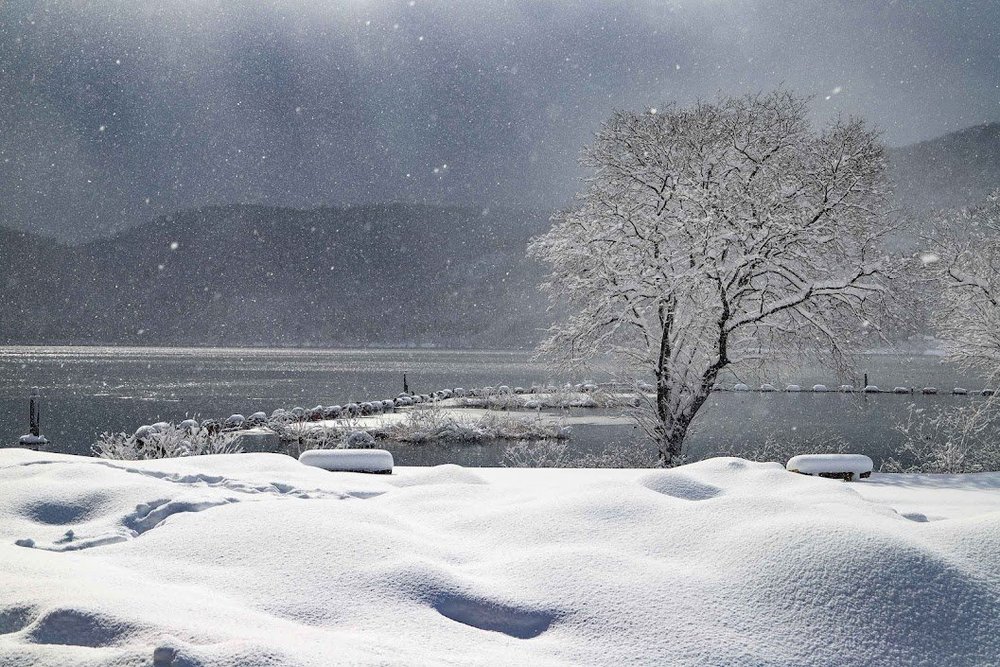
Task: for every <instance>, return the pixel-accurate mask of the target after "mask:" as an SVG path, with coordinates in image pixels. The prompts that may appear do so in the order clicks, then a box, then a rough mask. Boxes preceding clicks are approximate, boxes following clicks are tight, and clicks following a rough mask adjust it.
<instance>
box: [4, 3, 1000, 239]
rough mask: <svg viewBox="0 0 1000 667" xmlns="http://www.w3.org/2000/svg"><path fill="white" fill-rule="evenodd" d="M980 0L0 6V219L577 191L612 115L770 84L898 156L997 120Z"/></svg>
mask: <svg viewBox="0 0 1000 667" xmlns="http://www.w3.org/2000/svg"><path fill="white" fill-rule="evenodd" d="M998 26H1000V0H997V1H994V2H962V3H960V2H912V3H904V2H892V1H877V2H871V3H864V2H858V1H856V0H852V1H842V2H841V1H837V0H832V1H831V0H827V1H824V2H793V1H789V2H774V1H769V0H747V1H736V2H726V1H722V0H718V1H714V0H708V1H705V0H702V1H697V2H687V1H679V2H669V1H648V2H624V1H619V2H616V1H605V2H597V1H588V2H569V1H563V2H553V1H544V0H543V1H531V2H529V1H524V2H503V1H501V0H491V1H489V2H483V1H480V0H465V1H458V0H451V1H444V0H441V1H437V0H412V1H411V0H402V1H384V2H375V1H372V2H368V1H366V0H339V1H333V0H330V1H329V2H319V1H315V2H258V1H253V2H250V1H247V2H241V1H239V0H230V1H227V2H221V1H197V0H185V1H180V0H157V1H156V2H136V1H134V0H133V1H131V2H60V3H52V2H19V1H17V0H8V1H7V2H6V3H3V2H0V224H9V225H17V226H21V227H24V228H28V229H34V230H36V231H44V232H54V233H59V234H62V235H64V236H67V237H88V236H93V235H95V234H99V233H102V232H106V231H108V230H111V229H114V228H118V227H120V226H122V225H125V224H133V223H135V222H138V221H141V220H145V219H148V218H151V217H154V216H155V215H159V214H162V213H165V212H170V211H173V210H177V209H180V208H188V207H194V206H200V205H204V204H211V203H231V202H254V203H266V204H276V205H288V206H315V205H320V204H342V203H348V202H382V201H426V202H430V203H470V204H474V205H477V206H478V205H487V204H495V203H509V204H516V205H528V206H541V207H546V208H551V207H557V206H561V205H563V204H565V203H566V202H567V201H568V200H569V199H570V198H571V197H572V194H573V192H574V191H575V190H576V189H577V186H578V184H577V182H576V178H577V177H578V176H579V171H578V169H577V167H576V165H575V162H576V157H577V155H578V153H579V150H580V148H581V147H582V146H583V145H584V144H585V143H586V142H587V141H588V140H589V138H590V137H591V136H592V134H593V132H594V131H595V129H596V127H597V125H598V123H599V122H600V121H601V120H602V119H603V118H604V117H605V116H606V115H607V114H608V113H609V111H610V110H611V109H613V108H636V109H638V108H646V107H651V106H662V105H663V104H665V103H668V102H678V103H681V104H684V103H688V102H691V101H692V100H694V99H695V98H697V97H712V96H714V95H716V94H717V93H718V92H720V91H721V92H724V93H736V92H746V91H755V90H760V89H769V88H773V87H776V86H779V85H782V84H783V85H784V86H785V87H787V88H790V89H792V90H795V91H797V92H800V93H806V94H812V95H815V96H816V99H815V105H814V106H815V113H816V120H817V122H822V120H823V119H824V118H827V117H829V115H831V114H834V113H838V112H848V113H854V114H861V115H863V116H865V117H867V118H869V119H870V120H871V121H873V122H874V123H876V124H877V125H879V126H881V127H882V128H883V129H884V131H885V138H886V140H887V142H888V143H889V144H890V145H903V144H907V143H912V142H914V141H919V140H923V139H927V138H931V137H934V136H938V135H941V134H945V133H947V132H951V131H954V130H957V129H961V128H964V127H968V126H970V125H975V124H979V123H983V122H990V121H996V120H1000V47H998V44H1000V35H998V34H997V32H998Z"/></svg>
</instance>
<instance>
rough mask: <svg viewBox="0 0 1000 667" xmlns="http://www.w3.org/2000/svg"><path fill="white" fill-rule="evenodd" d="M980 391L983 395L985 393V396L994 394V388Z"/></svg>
mask: <svg viewBox="0 0 1000 667" xmlns="http://www.w3.org/2000/svg"><path fill="white" fill-rule="evenodd" d="M979 393H980V394H981V395H983V396H992V395H993V390H992V389H983V390H982V391H981V392H979Z"/></svg>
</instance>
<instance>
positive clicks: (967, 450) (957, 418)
mask: <svg viewBox="0 0 1000 667" xmlns="http://www.w3.org/2000/svg"><path fill="white" fill-rule="evenodd" d="M896 430H898V431H899V432H900V433H902V434H903V435H904V436H905V438H906V439H905V441H904V442H903V444H902V446H901V447H900V450H899V451H898V452H897V454H898V458H897V457H896V456H893V457H890V458H889V459H888V460H887V461H885V462H884V463H883V464H882V467H881V470H882V471H883V472H922V473H968V472H984V471H994V470H1000V439H998V436H1000V410H998V406H997V405H996V404H995V403H994V402H993V401H985V402H983V403H979V404H971V405H966V406H962V407H937V408H936V409H931V408H917V407H916V406H914V405H911V406H910V409H909V413H908V415H907V419H906V421H905V422H902V423H900V424H897V425H896Z"/></svg>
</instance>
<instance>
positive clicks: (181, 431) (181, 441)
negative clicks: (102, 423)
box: [91, 424, 243, 461]
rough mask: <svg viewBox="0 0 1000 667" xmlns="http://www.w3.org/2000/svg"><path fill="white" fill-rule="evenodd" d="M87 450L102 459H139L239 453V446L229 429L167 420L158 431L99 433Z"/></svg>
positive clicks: (142, 429)
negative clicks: (193, 429) (188, 425)
mask: <svg viewBox="0 0 1000 667" xmlns="http://www.w3.org/2000/svg"><path fill="white" fill-rule="evenodd" d="M91 451H92V452H93V453H94V455H96V456H99V457H100V458H103V459H121V460H127V461H140V460H145V459H166V458H177V457H180V456H200V455H203V454H239V453H242V452H243V449H242V448H241V447H239V446H238V445H237V444H235V436H234V435H233V434H231V433H221V432H218V431H215V430H210V429H206V428H199V429H198V430H197V431H196V432H190V431H189V430H188V428H186V427H185V428H182V427H181V426H180V425H178V426H174V425H173V424H167V425H166V427H161V428H160V430H159V431H154V430H153V429H152V428H149V429H148V430H147V429H144V428H140V429H138V430H137V431H136V432H135V433H134V434H132V435H129V434H127V433H109V432H105V433H102V434H101V436H100V437H99V438H98V440H97V442H95V443H94V444H93V446H92V447H91Z"/></svg>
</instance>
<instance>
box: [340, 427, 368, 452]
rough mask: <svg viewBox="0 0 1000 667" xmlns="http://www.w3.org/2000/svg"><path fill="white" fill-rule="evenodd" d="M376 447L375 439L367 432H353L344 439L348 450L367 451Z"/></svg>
mask: <svg viewBox="0 0 1000 667" xmlns="http://www.w3.org/2000/svg"><path fill="white" fill-rule="evenodd" d="M374 446H375V438H374V437H373V436H372V434H371V433H368V432H367V431H351V432H350V433H349V434H348V435H347V437H346V438H345V439H344V447H346V448H347V449H367V448H369V447H374Z"/></svg>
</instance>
